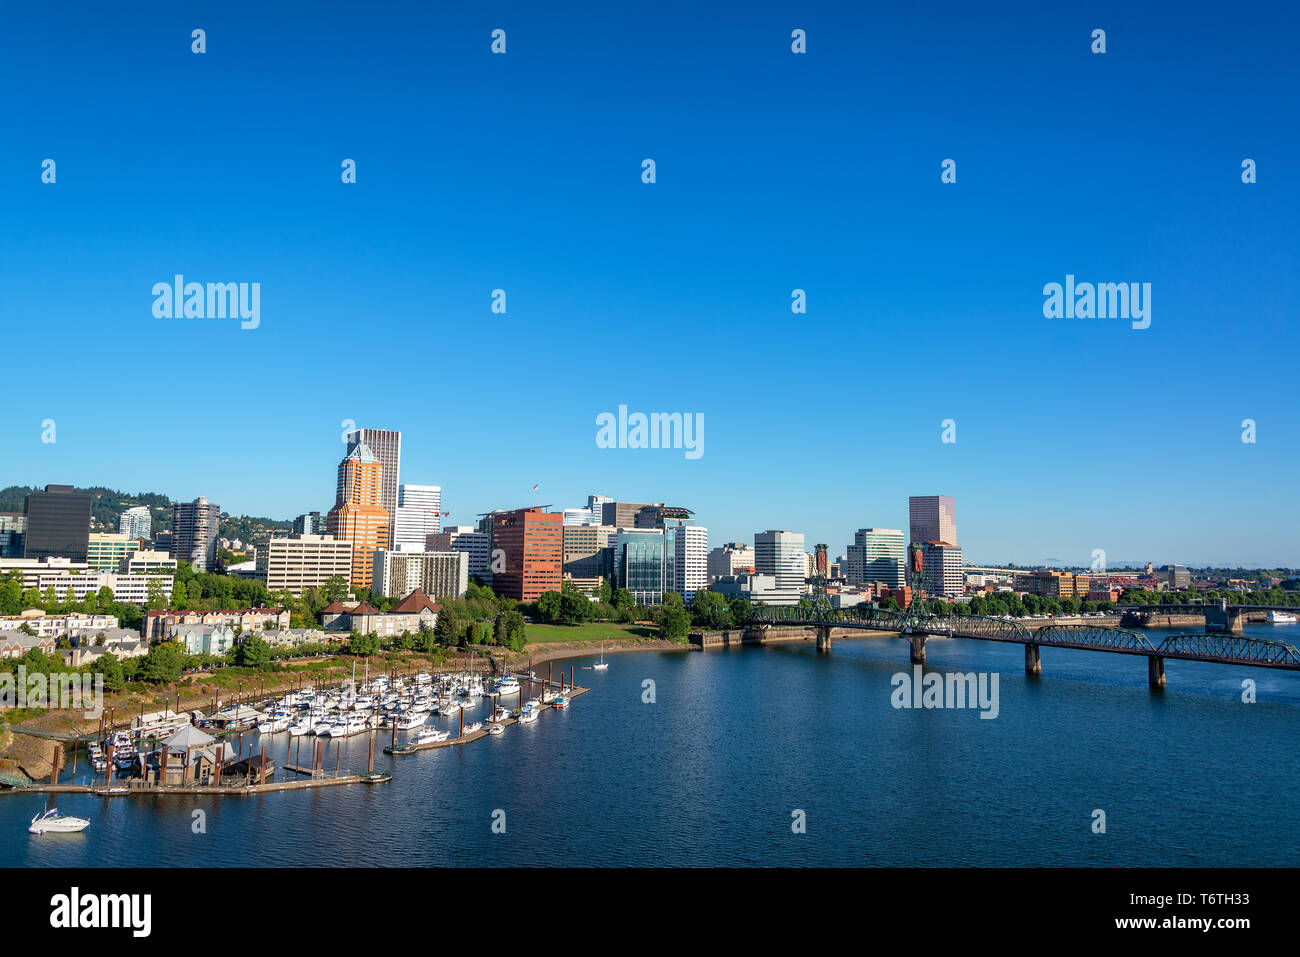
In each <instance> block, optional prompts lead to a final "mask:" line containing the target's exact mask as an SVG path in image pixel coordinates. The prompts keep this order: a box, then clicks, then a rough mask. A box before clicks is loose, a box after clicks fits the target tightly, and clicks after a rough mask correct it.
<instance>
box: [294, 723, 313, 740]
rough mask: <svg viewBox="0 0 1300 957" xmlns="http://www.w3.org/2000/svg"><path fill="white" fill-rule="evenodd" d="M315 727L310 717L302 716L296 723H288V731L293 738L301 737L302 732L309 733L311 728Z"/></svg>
mask: <svg viewBox="0 0 1300 957" xmlns="http://www.w3.org/2000/svg"><path fill="white" fill-rule="evenodd" d="M313 727H315V721H314V720H313V719H311V718H303V719H302V720H301V721H298V722H297V723H296V724H291V725H289V733H290V734H291V735H293V736H294V737H295V738H298V737H302V735H304V734H311V733H312V728H313Z"/></svg>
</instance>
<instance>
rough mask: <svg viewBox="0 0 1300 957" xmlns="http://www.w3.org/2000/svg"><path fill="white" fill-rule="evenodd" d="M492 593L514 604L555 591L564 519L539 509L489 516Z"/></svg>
mask: <svg viewBox="0 0 1300 957" xmlns="http://www.w3.org/2000/svg"><path fill="white" fill-rule="evenodd" d="M485 518H487V519H488V521H489V523H490V524H489V528H490V529H491V535H492V539H491V548H492V552H493V554H494V555H498V553H499V555H498V557H499V561H498V562H494V566H493V567H494V571H493V573H492V590H493V591H494V592H496V593H497V594H498V595H503V596H505V597H507V598H513V599H515V600H516V601H536V600H537V599H538V598H539V597H541V595H542V593H543V592H548V591H559V590H560V586H561V582H562V580H563V573H564V572H563V570H564V515H563V513H561V512H547V511H543V509H542V508H541V507H539V506H533V507H530V508H516V509H510V510H505V511H496V512H491V513H489V514H488V515H487V516H485Z"/></svg>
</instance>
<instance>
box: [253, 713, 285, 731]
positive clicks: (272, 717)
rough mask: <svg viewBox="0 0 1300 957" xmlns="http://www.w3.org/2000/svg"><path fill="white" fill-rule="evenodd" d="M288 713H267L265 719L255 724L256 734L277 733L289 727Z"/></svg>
mask: <svg viewBox="0 0 1300 957" xmlns="http://www.w3.org/2000/svg"><path fill="white" fill-rule="evenodd" d="M289 721H290V718H289V715H288V714H287V713H284V712H279V711H276V712H273V713H272V714H269V715H267V718H266V720H265V721H263V722H262V723H261V724H259V725H258V726H257V733H258V734H277V733H279V732H281V731H287V730H288V729H289Z"/></svg>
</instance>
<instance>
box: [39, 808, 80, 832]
mask: <svg viewBox="0 0 1300 957" xmlns="http://www.w3.org/2000/svg"><path fill="white" fill-rule="evenodd" d="M88 827H90V822H89V821H87V820H86V819H85V818H84V817H64V816H63V815H62V814H60V813H59V812H58V810H57V809H56V808H51V807H47V808H46V809H45V813H44V814H38V815H36V816H35V817H34V818H32V823H31V826H30V827H28V828H27V830H28V831H30V832H31V833H32V834H47V833H48V834H75V833H76V832H77V831H84V830H85V829H86V828H88Z"/></svg>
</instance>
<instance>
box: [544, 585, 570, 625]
mask: <svg viewBox="0 0 1300 957" xmlns="http://www.w3.org/2000/svg"><path fill="white" fill-rule="evenodd" d="M563 602H564V596H563V595H562V594H561V593H560V592H558V591H546V592H542V594H541V596H540V597H539V598H538V599H537V616H538V617H539V618H541V619H542V621H544V622H546V623H547V624H548V625H556V624H559V623H560V620H561V615H562V607H563Z"/></svg>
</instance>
